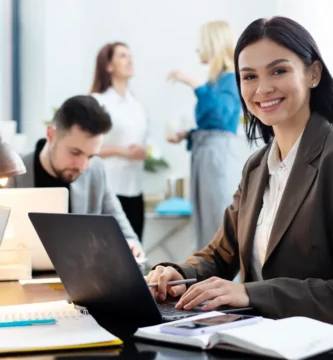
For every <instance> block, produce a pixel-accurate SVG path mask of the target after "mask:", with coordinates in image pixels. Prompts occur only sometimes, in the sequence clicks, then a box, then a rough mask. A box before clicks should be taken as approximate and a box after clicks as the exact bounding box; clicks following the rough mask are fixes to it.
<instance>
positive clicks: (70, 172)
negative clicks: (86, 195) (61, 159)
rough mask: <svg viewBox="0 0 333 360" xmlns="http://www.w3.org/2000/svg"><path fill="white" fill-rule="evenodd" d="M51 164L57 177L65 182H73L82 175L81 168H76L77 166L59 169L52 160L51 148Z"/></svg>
mask: <svg viewBox="0 0 333 360" xmlns="http://www.w3.org/2000/svg"><path fill="white" fill-rule="evenodd" d="M49 164H50V166H51V169H52V171H53V172H54V173H55V174H56V176H57V178H58V179H60V180H61V181H63V182H65V183H71V182H73V181H75V180H76V179H77V178H78V177H79V176H80V175H81V174H80V170H79V169H75V168H65V169H62V170H59V169H57V168H56V167H55V165H54V162H53V160H52V152H51V150H49Z"/></svg>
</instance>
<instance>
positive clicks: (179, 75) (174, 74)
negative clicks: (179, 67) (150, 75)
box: [168, 71, 201, 89]
mask: <svg viewBox="0 0 333 360" xmlns="http://www.w3.org/2000/svg"><path fill="white" fill-rule="evenodd" d="M168 80H172V81H174V82H182V83H183V84H185V85H188V86H191V87H192V88H193V89H195V88H197V87H199V86H200V85H201V84H200V82H199V81H198V80H197V79H194V78H192V77H191V76H189V75H187V74H186V73H184V72H182V71H171V72H170V73H169V74H168Z"/></svg>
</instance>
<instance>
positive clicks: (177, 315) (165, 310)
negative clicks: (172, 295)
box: [157, 301, 202, 321]
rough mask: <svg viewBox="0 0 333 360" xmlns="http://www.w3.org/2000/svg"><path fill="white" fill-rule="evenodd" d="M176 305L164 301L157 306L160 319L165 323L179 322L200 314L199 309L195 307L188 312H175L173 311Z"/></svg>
mask: <svg viewBox="0 0 333 360" xmlns="http://www.w3.org/2000/svg"><path fill="white" fill-rule="evenodd" d="M176 304H177V301H166V302H163V303H159V304H157V307H158V309H159V311H160V313H161V315H162V318H163V319H164V320H166V321H173V320H179V319H184V318H187V317H189V316H193V315H197V314H198V313H201V312H202V311H201V310H200V307H199V306H198V307H196V308H194V309H192V310H190V311H186V310H177V309H175V305H176Z"/></svg>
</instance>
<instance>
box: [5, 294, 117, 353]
mask: <svg viewBox="0 0 333 360" xmlns="http://www.w3.org/2000/svg"><path fill="white" fill-rule="evenodd" d="M49 318H53V319H56V324H54V325H38V326H17V327H0V353H9V352H29V351H49V350H62V349H78V348H90V347H104V346H115V345H121V344H122V341H121V340H120V339H119V338H117V337H116V336H114V335H112V334H111V333H109V332H108V331H106V330H105V329H104V328H102V327H101V326H100V325H99V324H98V323H97V321H96V320H95V319H94V318H93V317H92V316H91V315H89V313H88V311H87V310H85V309H84V310H78V309H76V308H75V307H74V305H73V304H68V303H67V301H54V302H48V303H36V304H29V305H16V306H0V323H4V322H13V321H24V320H42V319H49Z"/></svg>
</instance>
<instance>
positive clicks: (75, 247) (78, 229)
mask: <svg viewBox="0 0 333 360" xmlns="http://www.w3.org/2000/svg"><path fill="white" fill-rule="evenodd" d="M29 218H30V220H31V222H32V224H33V226H34V228H35V230H36V232H37V234H38V236H39V238H40V240H41V242H42V244H43V245H44V247H45V250H46V252H47V254H48V255H49V257H50V259H51V261H52V263H53V266H54V268H55V270H56V272H57V274H58V276H59V277H60V279H61V281H62V283H63V285H64V287H65V289H66V291H67V293H68V295H69V297H70V300H71V301H72V302H73V303H74V304H75V305H78V306H82V307H86V308H87V309H88V311H89V312H90V313H91V314H92V315H94V314H95V315H99V316H108V317H110V318H111V319H115V321H119V320H121V319H124V316H126V318H127V319H130V321H131V323H132V324H135V325H137V326H140V327H142V326H148V325H154V324H158V323H161V322H163V321H173V320H177V319H180V318H184V317H187V316H193V315H194V314H197V313H198V312H200V308H199V307H198V308H197V309H193V310H192V311H184V310H176V309H175V308H174V304H175V302H173V303H168V302H166V303H162V304H158V303H156V302H155V299H154V297H153V296H152V295H151V293H150V290H149V288H148V286H147V284H146V282H145V279H144V277H143V275H142V272H141V270H140V268H139V266H138V264H137V262H136V260H135V259H134V257H133V255H132V252H131V250H130V248H129V246H128V244H127V241H126V239H125V237H124V235H123V233H122V231H121V229H120V227H119V225H118V223H117V221H116V220H115V219H114V218H113V217H112V216H109V215H78V214H51V213H29ZM246 310H247V309H235V308H230V307H225V308H223V309H222V310H221V311H223V312H237V311H241V312H244V311H245V312H246Z"/></svg>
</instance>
